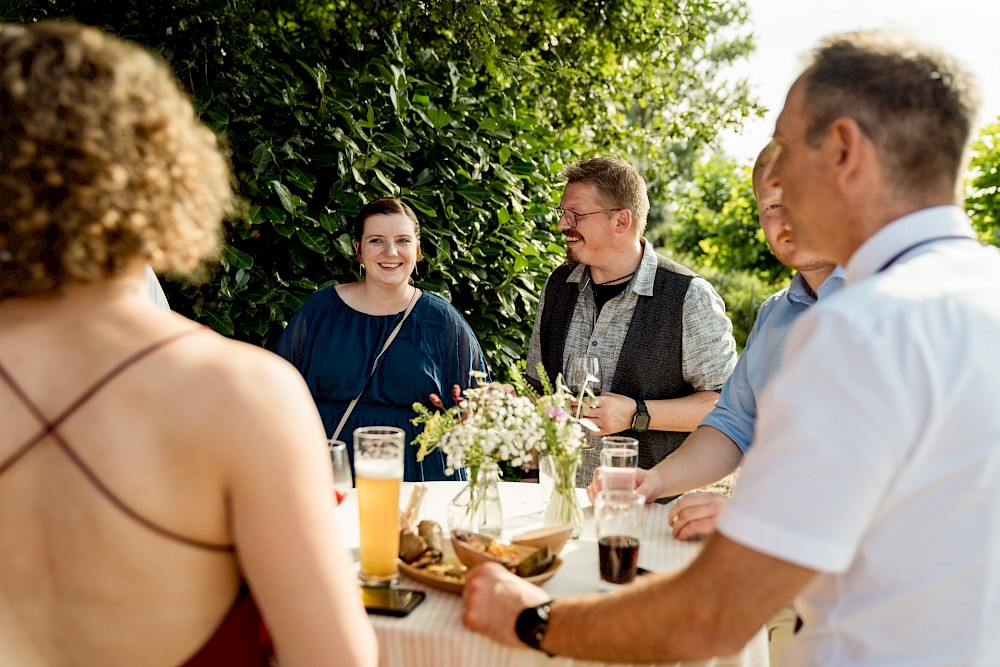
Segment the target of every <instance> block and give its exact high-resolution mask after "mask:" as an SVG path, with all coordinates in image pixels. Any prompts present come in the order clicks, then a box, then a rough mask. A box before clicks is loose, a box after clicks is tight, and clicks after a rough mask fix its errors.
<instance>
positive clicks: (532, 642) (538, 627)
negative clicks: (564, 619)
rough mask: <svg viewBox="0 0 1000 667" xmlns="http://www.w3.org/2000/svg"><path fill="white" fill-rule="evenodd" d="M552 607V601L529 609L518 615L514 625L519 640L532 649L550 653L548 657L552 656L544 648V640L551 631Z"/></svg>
mask: <svg viewBox="0 0 1000 667" xmlns="http://www.w3.org/2000/svg"><path fill="white" fill-rule="evenodd" d="M551 606H552V600H549V601H548V602H545V603H544V604H540V605H538V606H537V607H528V608H527V609H525V610H523V611H522V612H521V613H520V614H518V615H517V621H516V622H515V623H514V632H516V633H517V638H518V639H520V640H521V641H522V642H524V643H525V644H527V645H528V646H530V647H531V648H533V649H535V650H537V651H542V652H544V653H548V655H552V654H551V653H549V652H548V651H546V650H545V649H543V648H542V639H543V638H544V637H545V632H546V631H547V630H548V629H549V611H550V609H551Z"/></svg>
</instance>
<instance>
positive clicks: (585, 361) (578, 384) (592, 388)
mask: <svg viewBox="0 0 1000 667" xmlns="http://www.w3.org/2000/svg"><path fill="white" fill-rule="evenodd" d="M563 381H564V382H565V383H566V385H567V386H568V387H569V388H570V391H572V392H573V396H574V398H575V401H576V403H577V407H576V416H577V418H578V419H579V417H580V414H581V411H582V407H583V400H584V396H585V395H586V393H587V392H588V391H589V392H590V394H592V395H593V396H600V395H601V360H600V359H598V358H597V357H570V359H569V361H568V362H567V363H566V370H565V371H564V372H563ZM593 448H594V446H593V445H592V444H590V440H589V438H588V440H587V442H586V444H584V446H583V449H593Z"/></svg>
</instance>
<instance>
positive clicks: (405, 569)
mask: <svg viewBox="0 0 1000 667" xmlns="http://www.w3.org/2000/svg"><path fill="white" fill-rule="evenodd" d="M445 565H448V566H450V567H452V568H454V570H453V571H460V572H461V573H462V574H461V575H459V576H457V577H456V576H449V575H447V574H440V572H441V570H440V569H438V568H437V567H436V566H434V565H429V566H427V567H422V568H421V567H414V566H412V565H410V564H409V563H407V562H406V561H404V560H402V559H401V560H400V561H399V569H400V571H401V572H402V573H403V574H405V575H406V576H408V577H410V578H411V579H414V580H416V581H419V582H420V583H423V584H427V585H428V586H432V587H434V588H437V589H439V590H442V591H448V592H449V593H461V592H462V589H463V588H465V577H464V576H462V575H464V572H465V566H464V565H462V564H460V563H457V562H452V563H445ZM560 565H562V560H561V559H560V558H559V557H558V556H557V557H556V559H555V560H554V561H553V563H552V565H551V566H550V567H549V569H547V570H545V571H544V572H541V573H539V574H536V575H534V576H531V577H525V578H524V579H525V581H530V582H531V583H533V584H537V585H539V586H540V585H541V584H544V583H545V582H546V581H548V580H549V579H551V578H552V577H554V576H555V574H556V571H557V570H558V569H559V566H560Z"/></svg>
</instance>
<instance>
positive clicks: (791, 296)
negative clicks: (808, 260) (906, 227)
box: [701, 266, 844, 453]
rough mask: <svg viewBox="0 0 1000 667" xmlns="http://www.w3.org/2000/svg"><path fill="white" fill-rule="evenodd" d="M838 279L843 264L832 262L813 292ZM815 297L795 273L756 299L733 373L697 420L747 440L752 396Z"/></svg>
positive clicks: (740, 442)
mask: <svg viewBox="0 0 1000 667" xmlns="http://www.w3.org/2000/svg"><path fill="white" fill-rule="evenodd" d="M843 282H844V270H843V269H842V268H840V267H839V266H838V267H837V268H835V269H834V270H833V273H831V274H830V275H829V276H828V277H827V279H826V280H824V281H823V284H822V285H820V286H819V290H818V292H817V296H818V298H819V299H822V298H824V297H825V296H827V295H829V294H830V293H831V292H833V291H834V290H836V289H837V288H839V287H840V286H841V285H842V284H843ZM816 301H817V298H816V297H813V295H812V293H811V292H810V290H809V286H808V285H806V281H805V279H803V278H802V275H801V274H798V273H796V274H795V276H794V277H793V278H792V283H791V284H790V285H789V286H788V287H786V288H785V289H783V290H781V291H780V292H778V293H777V294H775V295H774V296H772V297H771V298H769V299H768V300H767V301H765V302H764V303H762V304H761V306H760V308H759V309H758V310H757V319H756V321H754V323H753V329H751V330H750V335H749V336H748V337H747V344H746V347H744V348H743V354H741V355H740V358H739V361H737V362H736V368H735V370H733V374H732V375H731V376H729V379H728V380H727V381H726V384H725V385H724V386H723V387H722V392H721V393H720V396H719V400H718V402H717V403H716V404H715V407H714V408H713V409H712V411H711V412H709V413H708V415H707V416H706V417H705V419H703V420H702V422H701V423H702V425H704V426H711V427H713V428H717V429H719V430H720V431H722V432H723V433H725V434H726V435H727V436H729V438H730V439H731V440H732V441H733V442H735V443H736V446H737V447H739V448H740V450H741V451H742V452H743V453H746V451H747V449H749V448H750V443H751V442H753V432H754V424H755V423H756V422H757V398H758V397H759V396H760V394H761V392H762V391H764V385H766V384H767V383H768V382H769V381H770V380H771V378H772V377H773V376H774V374H775V373H777V372H778V367H779V366H780V365H781V357H782V354H783V353H784V351H785V338H787V336H788V332H789V331H790V330H791V328H792V324H794V323H795V320H796V319H798V317H799V315H801V314H802V313H804V312H805V311H806V309H807V308H809V307H810V306H812V305H813V304H814V303H816Z"/></svg>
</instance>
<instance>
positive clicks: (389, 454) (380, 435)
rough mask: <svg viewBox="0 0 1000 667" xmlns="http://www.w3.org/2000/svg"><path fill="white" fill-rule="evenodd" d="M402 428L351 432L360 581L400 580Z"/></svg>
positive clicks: (369, 583)
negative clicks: (356, 496)
mask: <svg viewBox="0 0 1000 667" xmlns="http://www.w3.org/2000/svg"><path fill="white" fill-rule="evenodd" d="M404 442H405V440H404V434H403V429H400V428H394V427H389V426H366V427H363V428H359V429H356V430H355V431H354V479H355V482H356V487H357V494H358V514H359V517H358V519H359V526H360V528H361V573H360V577H361V583H363V584H365V585H366V586H390V585H392V584H394V583H396V582H397V581H399V568H398V567H397V566H396V557H397V555H398V554H399V486H400V483H401V482H402V480H403V446H404Z"/></svg>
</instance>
